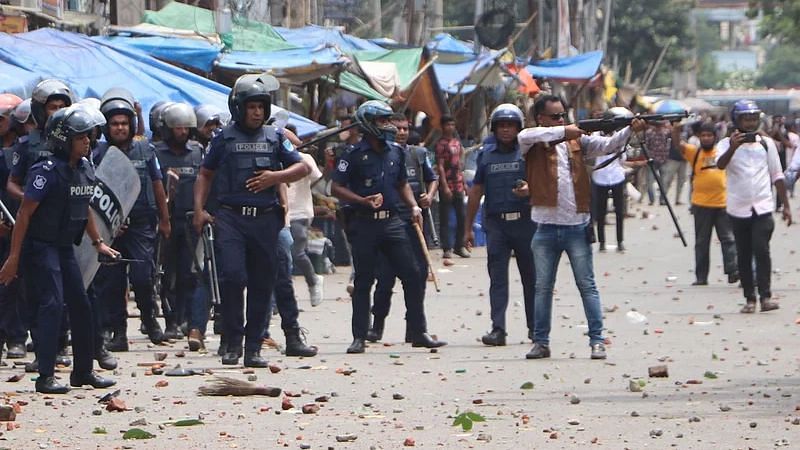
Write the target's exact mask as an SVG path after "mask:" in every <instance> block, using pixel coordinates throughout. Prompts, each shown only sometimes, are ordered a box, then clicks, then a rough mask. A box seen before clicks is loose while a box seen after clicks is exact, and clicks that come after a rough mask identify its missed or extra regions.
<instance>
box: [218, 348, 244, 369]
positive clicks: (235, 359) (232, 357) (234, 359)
mask: <svg viewBox="0 0 800 450" xmlns="http://www.w3.org/2000/svg"><path fill="white" fill-rule="evenodd" d="M241 357H242V345H241V344H239V345H238V346H237V345H233V344H228V345H226V346H225V353H224V354H223V355H222V364H223V365H225V366H236V365H239V358H241Z"/></svg>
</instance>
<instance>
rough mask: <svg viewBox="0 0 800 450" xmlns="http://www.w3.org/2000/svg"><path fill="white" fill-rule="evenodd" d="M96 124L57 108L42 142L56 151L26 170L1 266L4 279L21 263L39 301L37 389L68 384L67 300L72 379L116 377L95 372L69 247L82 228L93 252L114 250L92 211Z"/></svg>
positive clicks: (76, 111) (87, 313)
mask: <svg viewBox="0 0 800 450" xmlns="http://www.w3.org/2000/svg"><path fill="white" fill-rule="evenodd" d="M93 127H94V119H93V118H92V117H91V115H90V114H89V113H88V112H86V111H85V110H82V109H80V108H69V109H63V110H60V111H58V112H55V113H54V114H53V115H52V117H51V118H50V120H49V121H48V122H47V127H46V136H47V143H48V147H49V149H50V150H51V151H52V153H53V154H52V156H50V157H47V158H46V159H44V160H43V161H41V162H38V163H36V164H34V165H33V167H32V168H31V170H30V177H29V178H28V181H27V182H26V184H25V195H24V197H23V199H22V204H21V206H20V209H19V212H18V214H17V223H16V226H15V227H14V231H13V234H12V238H11V250H10V252H9V256H8V259H7V260H6V261H5V263H4V264H3V268H2V269H0V283H3V284H8V283H10V282H11V281H13V280H14V278H16V275H17V271H18V269H19V268H20V265H21V268H22V270H23V271H24V272H25V282H26V285H27V286H26V287H27V295H28V297H29V299H30V300H31V301H33V302H35V304H36V305H37V307H38V311H37V312H38V317H37V326H38V332H37V344H36V357H37V360H38V361H39V365H38V371H39V378H38V379H37V380H36V391H37V392H42V393H46V394H64V393H66V392H68V390H69V388H67V387H66V386H64V385H61V384H59V383H58V382H57V381H56V379H55V377H54V371H55V363H56V353H57V349H58V339H59V330H60V327H61V318H62V314H63V312H64V304H65V303H66V305H67V308H68V310H69V313H70V316H71V317H72V324H73V326H72V348H73V354H74V357H75V367H74V368H73V371H72V374H71V375H70V385H71V386H73V387H80V386H84V385H90V386H92V387H94V388H107V387H110V386H113V385H114V384H115V382H114V381H112V380H109V379H106V378H103V377H100V376H99V375H97V374H95V373H94V372H93V371H92V355H93V346H92V336H93V330H92V308H91V305H90V303H89V299H88V298H87V296H86V290H85V289H84V285H83V279H82V276H81V271H80V267H78V263H77V260H76V259H75V250H74V246H73V244H77V243H78V242H80V240H81V239H82V238H83V233H84V230H85V231H86V232H87V234H88V235H89V237H90V238H91V239H92V243H93V245H94V246H95V247H96V248H97V251H98V253H101V254H105V255H107V256H110V257H115V256H117V255H118V253H117V252H116V251H114V250H113V249H111V248H110V247H109V246H108V245H107V244H106V243H105V242H103V240H102V239H100V236H99V234H98V232H97V229H96V228H95V224H94V221H93V220H92V216H91V215H90V214H89V199H90V198H91V197H92V194H93V193H94V183H95V179H94V171H93V170H92V166H91V164H90V163H89V161H88V159H86V157H87V156H88V154H89V136H88V134H89V132H90V131H91V130H92V128H93Z"/></svg>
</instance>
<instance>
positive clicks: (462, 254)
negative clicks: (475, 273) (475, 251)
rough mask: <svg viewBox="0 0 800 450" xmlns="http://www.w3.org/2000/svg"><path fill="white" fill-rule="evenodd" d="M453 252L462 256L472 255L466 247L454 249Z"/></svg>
mask: <svg viewBox="0 0 800 450" xmlns="http://www.w3.org/2000/svg"><path fill="white" fill-rule="evenodd" d="M453 253H455V254H456V255H458V256H460V257H462V258H469V257H470V256H472V255H470V254H469V252H468V251H467V249H465V248H464V247H461V248H459V249H456V250H455V251H454V252H453Z"/></svg>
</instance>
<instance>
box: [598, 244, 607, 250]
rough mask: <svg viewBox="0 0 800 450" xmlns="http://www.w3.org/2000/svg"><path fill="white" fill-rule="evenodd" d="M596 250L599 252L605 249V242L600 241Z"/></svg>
mask: <svg viewBox="0 0 800 450" xmlns="http://www.w3.org/2000/svg"><path fill="white" fill-rule="evenodd" d="M597 251H599V252H604V251H606V243H605V242H601V243H600V247H599V248H598V249H597Z"/></svg>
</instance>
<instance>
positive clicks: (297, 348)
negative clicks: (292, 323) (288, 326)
mask: <svg viewBox="0 0 800 450" xmlns="http://www.w3.org/2000/svg"><path fill="white" fill-rule="evenodd" d="M284 335H285V336H286V356H316V354H317V347H314V346H310V345H306V343H305V342H304V339H303V337H301V336H300V329H299V328H295V329H292V330H286V331H285V332H284Z"/></svg>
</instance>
